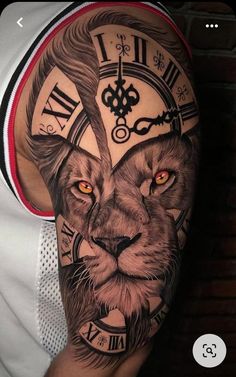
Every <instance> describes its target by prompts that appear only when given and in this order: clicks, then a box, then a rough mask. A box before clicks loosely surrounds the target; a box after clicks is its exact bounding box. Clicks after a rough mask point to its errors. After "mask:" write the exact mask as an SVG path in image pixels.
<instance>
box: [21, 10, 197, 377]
mask: <svg viewBox="0 0 236 377" xmlns="http://www.w3.org/2000/svg"><path fill="white" fill-rule="evenodd" d="M131 13H132V14H131ZM144 13H145V12H144ZM27 114H28V136H27V139H28V144H29V146H30V155H31V158H32V160H33V161H34V163H35V165H36V166H37V168H38V169H39V171H40V173H41V175H42V177H43V179H44V181H45V184H46V186H47V189H48V191H49V194H50V197H51V200H52V204H53V208H54V212H55V219H56V220H55V221H56V229H57V239H58V260H59V278H60V287H61V295H62V301H63V305H64V309H65V314H66V320H67V325H68V344H67V347H66V348H65V350H63V351H62V353H61V354H60V355H59V356H58V358H57V359H56V360H55V361H54V363H53V364H52V366H51V368H50V369H49V371H48V373H47V376H48V377H57V376H70V377H73V376H75V375H76V376H80V375H81V376H88V377H92V376H96V377H97V376H102V377H103V376H104V377H105V376H110V375H114V370H116V369H117V368H118V367H119V366H120V365H121V366H120V368H122V364H123V365H127V362H128V360H129V357H130V359H131V358H132V356H131V355H132V354H135V352H136V353H137V354H140V350H141V349H142V347H145V345H147V346H146V348H144V349H148V348H149V346H148V345H149V343H150V340H151V338H152V336H153V335H154V334H155V333H156V332H157V331H158V329H159V328H160V326H161V324H162V322H163V320H164V319H165V316H166V315H167V313H168V310H169V308H170V305H171V300H172V297H173V294H174V291H175V287H176V284H177V277H178V272H179V266H180V262H181V256H182V249H183V247H184V243H185V239H186V233H187V228H188V224H189V220H190V216H191V207H192V202H193V191H194V184H195V176H196V170H197V162H198V132H199V131H198V127H199V126H198V108H197V102H196V98H195V94H194V91H193V87H192V80H191V76H190V69H189V62H188V57H187V55H186V53H185V50H184V47H183V46H182V45H181V43H180V41H179V39H178V37H177V36H175V34H174V32H173V31H171V29H170V27H169V26H168V25H167V24H166V23H165V22H164V21H163V20H162V19H161V18H160V17H159V16H157V15H155V16H154V15H149V16H148V14H147V15H145V14H140V10H138V9H135V10H133V11H131V10H130V9H129V8H128V7H123V8H122V9H121V8H119V7H118V8H116V10H115V11H114V9H113V8H112V9H110V8H106V9H105V10H99V11H96V13H95V12H92V13H91V14H90V15H87V16H86V17H84V18H83V19H80V20H76V21H74V22H73V23H71V24H70V25H69V26H68V27H67V28H64V29H63V30H61V31H60V32H59V33H58V35H56V36H55V37H54V39H53V41H52V42H51V43H50V44H49V45H48V47H47V49H46V51H45V52H44V54H43V55H42V56H41V58H40V61H39V64H38V65H37V69H36V70H35V72H34V81H33V85H32V90H31V93H30V96H29V100H28V105H27ZM147 353H148V351H146V354H147ZM144 354H145V352H144ZM145 357H146V355H145ZM145 357H144V358H145ZM125 360H127V361H126V364H125ZM140 360H141V361H142V357H141V358H140ZM68 370H69V373H68ZM127 370H128V369H127ZM117 373H119V369H117ZM124 375H125V374H124ZM127 375H128V374H127ZM117 376H118V374H117Z"/></svg>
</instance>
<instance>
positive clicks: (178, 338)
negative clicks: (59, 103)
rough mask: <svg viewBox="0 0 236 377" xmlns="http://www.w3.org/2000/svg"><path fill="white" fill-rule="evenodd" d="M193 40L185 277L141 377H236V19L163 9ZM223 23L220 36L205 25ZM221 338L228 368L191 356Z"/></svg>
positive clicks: (200, 10)
mask: <svg viewBox="0 0 236 377" xmlns="http://www.w3.org/2000/svg"><path fill="white" fill-rule="evenodd" d="M162 3H163V4H164V5H165V6H166V7H167V8H168V10H169V11H170V12H171V13H172V16H173V19H174V20H175V22H176V23H177V25H178V26H179V28H180V29H181V30H182V32H183V34H184V35H185V37H186V38H187V40H188V41H189V44H190V46H191V48H192V52H193V71H194V72H195V82H196V89H197V96H198V101H199V106H200V111H201V136H202V141H201V146H202V151H201V160H200V170H199V177H198V184H197V192H196V197H195V206H194V211H193V216H192V225H191V229H190V233H189V238H188V241H187V245H186V248H185V251H184V259H183V264H182V273H181V278H180V282H179V286H178V290H177V294H176V298H175V302H173V305H172V309H171V311H170V313H169V315H168V317H167V318H166V320H165V321H164V324H163V325H162V328H161V329H160V331H159V332H158V334H157V335H156V338H155V346H154V349H153V352H152V354H151V355H150V357H149V359H148V360H147V362H146V363H145V364H144V366H143V368H142V370H141V371H140V374H139V377H180V376H181V377H210V376H214V377H234V376H236V20H235V15H234V12H233V10H232V8H231V7H230V6H229V5H228V4H229V3H226V2H176V1H170V2H169V1H168V2H167V1H163V2H162ZM207 23H208V24H210V23H213V24H218V25H219V27H218V28H217V29H215V28H214V29H211V28H208V29H207V28H206V27H205V25H206V24H207ZM207 333H213V334H216V335H218V336H220V337H221V338H222V339H223V340H224V342H225V343H226V347H227V355H226V358H225V360H224V361H223V363H222V364H221V365H219V366H218V367H215V368H203V367H201V366H200V365H198V364H197V363H196V362H195V360H194V359H193V356H192V347H193V343H194V341H195V340H196V339H197V338H198V337H199V336H201V335H203V334H207Z"/></svg>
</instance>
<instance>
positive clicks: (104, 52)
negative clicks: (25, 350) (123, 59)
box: [95, 33, 111, 63]
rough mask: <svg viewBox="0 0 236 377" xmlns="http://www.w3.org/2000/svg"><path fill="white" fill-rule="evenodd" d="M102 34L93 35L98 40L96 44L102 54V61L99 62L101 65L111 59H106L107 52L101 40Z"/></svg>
mask: <svg viewBox="0 0 236 377" xmlns="http://www.w3.org/2000/svg"><path fill="white" fill-rule="evenodd" d="M103 34H104V33H101V34H97V35H95V37H97V39H98V43H99V46H100V50H101V54H102V59H103V60H102V61H101V63H104V62H109V61H111V59H108V57H107V52H106V49H105V45H104V40H103V37H102V36H103Z"/></svg>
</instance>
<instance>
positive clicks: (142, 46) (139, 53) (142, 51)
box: [133, 35, 148, 67]
mask: <svg viewBox="0 0 236 377" xmlns="http://www.w3.org/2000/svg"><path fill="white" fill-rule="evenodd" d="M133 37H134V60H133V62H135V63H139V64H143V65H146V66H147V67H148V64H147V41H146V40H145V39H143V38H140V37H137V35H133Z"/></svg>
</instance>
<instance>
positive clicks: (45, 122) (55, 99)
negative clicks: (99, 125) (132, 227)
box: [32, 25, 198, 167]
mask: <svg viewBox="0 0 236 377" xmlns="http://www.w3.org/2000/svg"><path fill="white" fill-rule="evenodd" d="M90 35H91V38H92V42H93V46H94V48H95V49H96V54H97V58H98V63H99V85H98V89H97V93H96V102H97V104H98V107H99V110H100V114H101V117H102V121H103V124H104V129H105V133H106V139H107V146H108V149H109V153H110V158H111V164H112V167H115V166H116V164H117V163H118V162H119V161H120V159H121V158H122V157H123V156H124V154H125V153H126V152H127V151H129V150H130V149H131V148H132V147H133V146H135V145H137V144H139V143H142V142H144V141H146V140H150V139H152V138H154V137H157V136H158V135H161V134H166V133H169V132H171V131H173V130H174V131H176V132H177V133H179V134H180V135H181V134H183V133H186V132H188V131H189V130H190V129H191V128H192V127H194V126H195V125H196V124H197V123H198V108H197V103H196V98H195V95H194V92H193V89H192V86H191V83H190V81H189V79H188V77H187V76H186V74H185V72H184V70H183V68H182V67H181V65H180V64H179V63H178V62H177V61H176V60H175V58H174V57H173V56H172V55H171V54H169V53H168V52H167V51H166V49H164V48H163V47H162V46H161V45H160V44H159V43H157V42H156V41H154V40H153V39H152V38H150V37H149V36H148V35H146V34H144V33H142V32H139V31H137V30H134V29H131V28H129V27H126V26H121V25H119V27H118V26H117V27H114V25H105V26H101V27H98V28H96V29H94V30H93V31H92V32H91V33H90ZM32 134H33V135H37V134H40V135H60V136H62V137H63V138H65V139H68V140H69V141H70V142H71V143H72V144H74V145H77V146H80V147H81V148H83V149H85V150H86V151H88V152H90V153H91V154H93V155H94V156H96V157H97V158H100V153H99V148H98V147H97V141H96V136H95V135H94V132H93V130H92V127H91V124H90V121H89V117H88V114H86V112H85V110H84V108H83V104H82V101H81V98H80V94H79V88H78V87H76V85H75V84H74V83H73V82H72V81H71V80H70V79H69V78H68V76H67V75H66V74H65V73H64V72H62V71H61V70H60V69H59V68H58V67H57V66H55V67H54V68H53V69H52V71H51V72H50V74H49V75H48V77H47V78H46V80H45V82H44V84H43V87H42V89H41V91H40V94H39V97H38V101H37V104H36V107H35V111H34V116H33V122H32ZM91 146H92V147H91Z"/></svg>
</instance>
